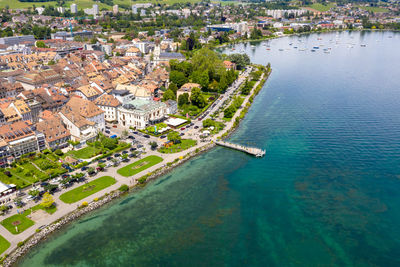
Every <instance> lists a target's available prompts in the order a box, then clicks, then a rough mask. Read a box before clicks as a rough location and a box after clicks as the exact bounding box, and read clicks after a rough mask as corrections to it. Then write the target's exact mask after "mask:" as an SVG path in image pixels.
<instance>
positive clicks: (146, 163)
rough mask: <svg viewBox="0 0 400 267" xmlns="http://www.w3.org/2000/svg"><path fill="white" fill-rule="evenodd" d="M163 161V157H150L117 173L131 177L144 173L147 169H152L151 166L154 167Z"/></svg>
mask: <svg viewBox="0 0 400 267" xmlns="http://www.w3.org/2000/svg"><path fill="white" fill-rule="evenodd" d="M162 161H163V159H162V158H161V157H158V156H148V157H145V158H143V159H141V160H138V161H136V162H134V163H131V164H129V165H127V166H125V167H122V168H121V169H119V170H118V171H117V172H118V174H120V175H122V176H125V177H129V176H132V175H135V174H137V173H139V172H141V171H144V170H145V169H147V168H150V167H151V166H154V165H156V164H158V163H160V162H162Z"/></svg>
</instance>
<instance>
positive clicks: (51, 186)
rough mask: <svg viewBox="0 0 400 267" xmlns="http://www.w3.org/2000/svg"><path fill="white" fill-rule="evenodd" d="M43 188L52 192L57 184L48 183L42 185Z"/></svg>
mask: <svg viewBox="0 0 400 267" xmlns="http://www.w3.org/2000/svg"><path fill="white" fill-rule="evenodd" d="M43 188H44V190H46V191H47V192H53V191H55V190H56V189H57V188H58V185H56V184H48V185H46V186H44V187H43Z"/></svg>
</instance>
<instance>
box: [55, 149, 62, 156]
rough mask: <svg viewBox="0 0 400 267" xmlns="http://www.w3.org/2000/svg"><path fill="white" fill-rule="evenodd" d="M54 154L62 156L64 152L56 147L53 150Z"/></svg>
mask: <svg viewBox="0 0 400 267" xmlns="http://www.w3.org/2000/svg"><path fill="white" fill-rule="evenodd" d="M54 154H56V155H57V156H62V155H63V154H64V153H63V152H62V151H61V149H56V150H55V151H54Z"/></svg>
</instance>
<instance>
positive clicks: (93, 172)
mask: <svg viewBox="0 0 400 267" xmlns="http://www.w3.org/2000/svg"><path fill="white" fill-rule="evenodd" d="M88 174H89V176H93V175H96V171H91V172H89V173H88Z"/></svg>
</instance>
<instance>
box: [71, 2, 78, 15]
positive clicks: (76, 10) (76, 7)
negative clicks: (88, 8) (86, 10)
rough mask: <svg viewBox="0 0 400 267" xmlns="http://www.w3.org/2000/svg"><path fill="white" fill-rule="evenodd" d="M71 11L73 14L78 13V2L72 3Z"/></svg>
mask: <svg viewBox="0 0 400 267" xmlns="http://www.w3.org/2000/svg"><path fill="white" fill-rule="evenodd" d="M71 13H72V14H76V13H78V6H77V5H76V4H71Z"/></svg>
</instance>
